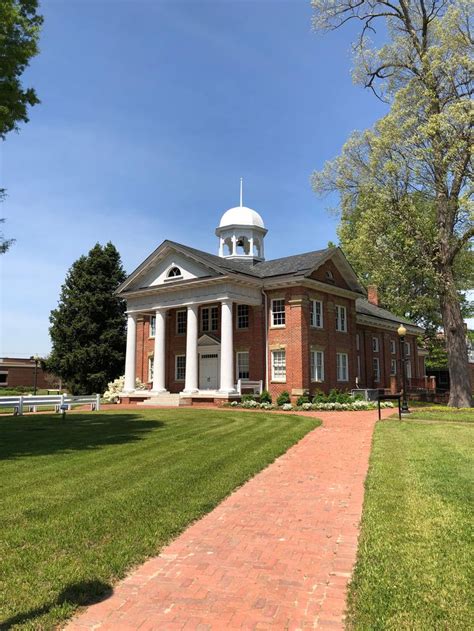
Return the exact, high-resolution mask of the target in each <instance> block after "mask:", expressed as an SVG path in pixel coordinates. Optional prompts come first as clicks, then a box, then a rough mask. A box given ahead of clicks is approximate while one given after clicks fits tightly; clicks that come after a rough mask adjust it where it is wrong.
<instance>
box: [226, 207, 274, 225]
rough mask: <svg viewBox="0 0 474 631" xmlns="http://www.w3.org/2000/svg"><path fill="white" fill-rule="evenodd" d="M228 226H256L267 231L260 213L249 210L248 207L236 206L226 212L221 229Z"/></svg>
mask: <svg viewBox="0 0 474 631" xmlns="http://www.w3.org/2000/svg"><path fill="white" fill-rule="evenodd" d="M226 226H255V227H257V228H263V229H265V225H264V223H263V219H262V218H261V217H260V215H259V214H258V212H257V211H256V210H252V209H251V208H247V206H236V207H235V208H229V210H226V212H225V213H224V214H223V215H222V218H221V221H220V224H219V228H225V227H226Z"/></svg>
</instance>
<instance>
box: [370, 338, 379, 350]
mask: <svg viewBox="0 0 474 631" xmlns="http://www.w3.org/2000/svg"><path fill="white" fill-rule="evenodd" d="M372 350H373V352H374V353H378V352H379V338H378V337H373V338H372Z"/></svg>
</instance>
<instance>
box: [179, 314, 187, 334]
mask: <svg viewBox="0 0 474 631" xmlns="http://www.w3.org/2000/svg"><path fill="white" fill-rule="evenodd" d="M178 313H186V318H185V325H184V329H185V330H184V333H180V332H179V331H178ZM187 317H188V316H187V311H186V309H178V310H177V311H176V335H186V327H187V325H188V321H187Z"/></svg>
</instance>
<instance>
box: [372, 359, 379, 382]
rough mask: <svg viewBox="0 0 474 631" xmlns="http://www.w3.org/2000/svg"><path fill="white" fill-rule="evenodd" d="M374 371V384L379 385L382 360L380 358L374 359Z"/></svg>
mask: <svg viewBox="0 0 474 631" xmlns="http://www.w3.org/2000/svg"><path fill="white" fill-rule="evenodd" d="M372 361H373V364H372V365H373V371H374V382H375V383H378V382H379V381H380V360H379V358H378V357H374V358H373V360H372Z"/></svg>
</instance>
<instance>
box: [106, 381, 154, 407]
mask: <svg viewBox="0 0 474 631" xmlns="http://www.w3.org/2000/svg"><path fill="white" fill-rule="evenodd" d="M124 386H125V375H122V376H121V377H118V378H117V379H114V380H113V381H110V382H109V383H108V384H107V390H106V391H105V392H104V394H103V395H102V396H103V398H104V399H105V401H107V402H108V403H118V401H119V394H120V393H121V392H123V388H124ZM135 390H146V386H145V384H144V383H142V382H141V381H140V379H136V380H135Z"/></svg>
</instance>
